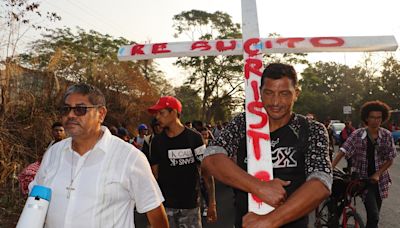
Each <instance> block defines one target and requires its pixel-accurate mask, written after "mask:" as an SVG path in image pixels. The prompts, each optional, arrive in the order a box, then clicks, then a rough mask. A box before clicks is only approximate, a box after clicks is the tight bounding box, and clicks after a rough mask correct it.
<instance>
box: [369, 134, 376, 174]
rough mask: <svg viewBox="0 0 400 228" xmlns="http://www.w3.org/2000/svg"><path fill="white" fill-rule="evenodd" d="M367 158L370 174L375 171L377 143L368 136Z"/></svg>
mask: <svg viewBox="0 0 400 228" xmlns="http://www.w3.org/2000/svg"><path fill="white" fill-rule="evenodd" d="M367 160H368V176H369V177H370V176H372V175H374V173H375V145H374V144H373V143H372V141H371V139H370V138H369V137H367Z"/></svg>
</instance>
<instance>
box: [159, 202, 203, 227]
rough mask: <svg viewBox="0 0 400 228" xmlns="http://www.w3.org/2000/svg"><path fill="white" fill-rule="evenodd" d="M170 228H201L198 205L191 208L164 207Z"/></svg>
mask: <svg viewBox="0 0 400 228" xmlns="http://www.w3.org/2000/svg"><path fill="white" fill-rule="evenodd" d="M165 211H166V212H167V216H168V222H169V227H170V228H201V227H202V225H201V216H200V207H196V208H193V209H175V208H165Z"/></svg>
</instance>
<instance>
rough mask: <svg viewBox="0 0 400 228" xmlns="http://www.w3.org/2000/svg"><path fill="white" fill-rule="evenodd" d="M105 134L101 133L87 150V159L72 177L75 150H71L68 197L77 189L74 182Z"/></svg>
mask: <svg viewBox="0 0 400 228" xmlns="http://www.w3.org/2000/svg"><path fill="white" fill-rule="evenodd" d="M102 135H103V132H101V133H100V135H99V137H98V138H97V140H96V143H95V144H94V145H93V147H92V148H91V149H90V150H89V151H88V152H87V153H88V155H87V156H86V158H85V160H84V161H83V164H82V165H81V167H79V169H78V171H76V173H75V175H74V176H73V177H72V175H73V173H74V152H73V151H71V176H70V177H71V180H70V182H69V185H68V186H67V187H66V189H67V191H68V193H67V199H69V198H70V196H71V191H73V190H75V188H73V187H72V184H73V183H74V181H75V179H76V177H78V175H79V173H80V172H81V170H82V168H83V167H84V166H85V164H86V161H87V160H88V158H89V157H90V154H91V153H92V150H93V148H94V147H95V146H96V144H97V143H98V142H99V140H100V138H101V136H102Z"/></svg>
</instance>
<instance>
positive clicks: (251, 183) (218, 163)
mask: <svg viewBox="0 0 400 228" xmlns="http://www.w3.org/2000/svg"><path fill="white" fill-rule="evenodd" d="M202 167H204V168H205V169H206V170H207V171H208V172H209V173H210V175H212V176H214V177H215V178H217V179H218V180H220V181H222V182H223V183H225V184H227V185H230V186H232V187H235V188H238V189H241V190H242V191H245V192H249V193H253V194H255V195H256V196H258V197H259V198H260V199H261V200H263V201H264V202H266V203H267V204H269V205H271V206H273V207H276V206H278V205H280V204H282V202H283V201H284V200H285V199H286V191H285V189H284V188H283V186H287V185H289V184H290V182H289V181H282V180H280V179H273V180H271V181H268V182H263V181H260V180H258V179H257V178H255V177H253V176H251V175H249V174H248V173H246V172H245V171H244V170H242V169H241V168H240V167H239V166H237V165H236V164H235V163H234V162H233V161H232V160H231V159H229V158H228V156H226V155H225V154H221V153H217V154H213V155H209V156H207V157H205V158H204V159H203V162H202Z"/></svg>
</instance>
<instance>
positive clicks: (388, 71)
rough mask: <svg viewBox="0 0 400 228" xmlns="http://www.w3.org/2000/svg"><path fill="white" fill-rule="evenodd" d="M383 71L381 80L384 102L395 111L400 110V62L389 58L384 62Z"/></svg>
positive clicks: (391, 57)
mask: <svg viewBox="0 0 400 228" xmlns="http://www.w3.org/2000/svg"><path fill="white" fill-rule="evenodd" d="M382 65H383V70H382V72H381V74H382V77H381V78H380V81H381V84H382V91H383V92H384V97H385V99H384V101H385V102H387V104H388V105H390V106H391V107H392V108H393V109H400V104H399V101H400V90H399V88H400V61H398V60H396V59H395V58H394V57H393V56H389V57H388V58H386V59H385V60H384V61H383V64H382Z"/></svg>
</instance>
